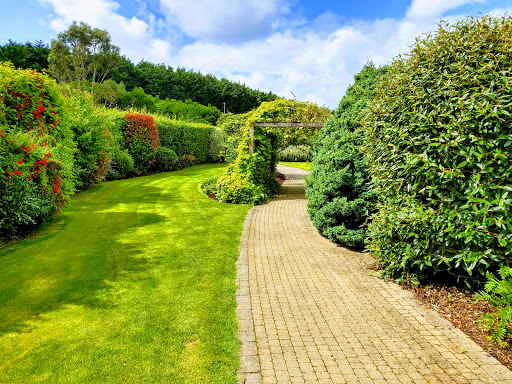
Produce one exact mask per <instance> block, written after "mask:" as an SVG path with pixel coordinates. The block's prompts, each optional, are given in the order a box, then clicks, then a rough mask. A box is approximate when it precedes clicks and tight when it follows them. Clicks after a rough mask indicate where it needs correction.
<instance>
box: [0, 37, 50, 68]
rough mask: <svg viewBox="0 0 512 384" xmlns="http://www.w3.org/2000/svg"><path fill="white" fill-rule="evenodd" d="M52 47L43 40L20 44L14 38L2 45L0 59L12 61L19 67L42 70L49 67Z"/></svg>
mask: <svg viewBox="0 0 512 384" xmlns="http://www.w3.org/2000/svg"><path fill="white" fill-rule="evenodd" d="M49 54H50V47H49V46H48V45H47V44H45V43H43V42H42V41H37V42H35V43H29V42H27V43H25V44H20V43H16V42H14V41H12V40H9V42H8V43H6V44H4V45H3V46H0V61H10V62H11V63H13V65H14V66H15V67H17V68H22V69H33V70H36V71H42V70H43V69H47V68H48V55H49Z"/></svg>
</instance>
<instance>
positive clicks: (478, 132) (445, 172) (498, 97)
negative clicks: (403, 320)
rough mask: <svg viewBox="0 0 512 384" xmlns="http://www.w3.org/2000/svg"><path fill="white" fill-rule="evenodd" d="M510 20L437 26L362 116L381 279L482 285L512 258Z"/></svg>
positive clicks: (372, 243)
mask: <svg viewBox="0 0 512 384" xmlns="http://www.w3.org/2000/svg"><path fill="white" fill-rule="evenodd" d="M511 36H512V18H510V17H505V18H494V17H483V18H468V19H465V20H463V21H460V22H458V23H457V24H455V25H449V24H447V23H441V24H440V25H439V28H438V31H437V32H436V33H433V34H430V35H427V36H426V37H425V38H424V39H422V40H421V39H418V40H417V42H416V44H415V45H414V46H413V47H412V50H411V52H410V53H408V54H407V55H405V56H403V57H399V58H397V59H395V60H394V61H393V63H392V65H391V67H390V70H389V74H388V75H387V76H386V77H385V78H384V82H383V84H382V87H381V88H380V89H379V91H378V94H377V96H376V98H375V99H374V101H373V102H372V103H371V105H370V107H369V110H368V114H367V116H366V123H365V125H364V126H365V129H366V132H367V135H368V141H367V143H366V145H365V147H364V148H365V149H364V150H365V154H366V156H367V157H368V164H369V166H370V170H371V173H372V180H373V185H374V188H375V190H376V192H378V194H379V196H380V199H379V204H378V208H379V211H378V212H377V213H376V214H374V215H373V220H372V222H371V223H370V225H369V244H368V247H369V249H370V250H371V251H373V253H374V254H375V256H376V257H377V258H378V261H379V262H380V264H381V266H382V268H383V271H384V274H385V275H390V276H393V277H395V278H400V279H406V278H411V279H421V278H423V277H426V276H427V275H429V276H431V275H432V274H436V273H440V272H443V273H450V274H452V275H455V276H458V277H461V278H463V279H464V280H465V281H466V282H469V281H471V278H476V279H482V280H483V279H485V272H486V271H495V270H497V269H498V268H499V267H500V266H502V265H506V264H507V263H509V262H510V258H511V255H512V241H511V240H512V225H511V223H512V199H511V198H510V193H511V192H512V163H511V159H510V149H511V148H512V134H511V129H512V72H511V68H512V40H511Z"/></svg>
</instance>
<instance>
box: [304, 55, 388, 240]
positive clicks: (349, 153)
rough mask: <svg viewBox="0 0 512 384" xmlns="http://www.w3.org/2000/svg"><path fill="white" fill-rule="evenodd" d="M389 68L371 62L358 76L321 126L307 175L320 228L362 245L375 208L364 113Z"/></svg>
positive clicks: (310, 200)
mask: <svg viewBox="0 0 512 384" xmlns="http://www.w3.org/2000/svg"><path fill="white" fill-rule="evenodd" d="M386 70H387V68H386V67H381V68H376V67H375V66H374V65H373V64H371V63H370V64H367V65H366V66H365V67H364V68H363V70H362V71H361V72H360V73H358V74H357V75H355V76H354V84H353V85H352V86H350V87H349V88H348V89H347V92H346V94H345V96H344V97H343V99H342V100H341V101H340V104H339V106H338V109H337V110H336V112H335V114H334V116H333V117H332V118H331V119H329V120H328V121H327V123H326V124H325V126H324V127H323V128H322V129H321V130H320V133H319V136H318V140H317V142H316V144H315V146H314V153H313V167H312V172H311V175H310V176H309V177H308V179H307V186H308V188H307V189H306V196H307V198H308V213H309V215H310V217H311V220H312V222H313V224H314V225H315V227H316V228H317V229H318V231H319V232H320V233H321V234H322V235H324V236H327V237H328V238H329V239H331V240H333V241H336V242H339V243H341V244H344V245H347V246H349V247H355V248H363V247H364V241H365V238H366V229H365V226H364V223H365V221H366V219H367V218H368V215H369V214H371V213H374V212H375V204H376V196H375V193H374V192H373V191H371V190H370V187H369V175H368V166H367V165H366V163H365V161H364V158H363V155H362V153H361V152H360V146H361V145H362V144H363V142H364V139H365V133H364V132H363V130H362V129H361V126H360V124H359V123H360V113H361V111H362V110H363V109H364V108H365V107H366V106H367V104H368V102H369V101H370V99H371V97H372V96H373V95H374V94H375V91H376V89H377V84H378V80H379V78H380V77H381V76H382V75H383V74H384V73H385V72H386Z"/></svg>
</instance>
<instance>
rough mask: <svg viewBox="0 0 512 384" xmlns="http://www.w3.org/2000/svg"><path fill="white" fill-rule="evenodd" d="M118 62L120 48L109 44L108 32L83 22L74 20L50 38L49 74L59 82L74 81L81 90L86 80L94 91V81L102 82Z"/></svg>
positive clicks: (119, 61)
mask: <svg viewBox="0 0 512 384" xmlns="http://www.w3.org/2000/svg"><path fill="white" fill-rule="evenodd" d="M120 64H121V57H120V49H119V47H117V46H115V45H112V44H111V40H110V35H109V33H108V32H107V31H105V30H101V29H98V28H94V29H92V28H91V27H90V26H89V25H88V24H86V23H84V22H80V23H79V24H77V23H76V22H75V23H73V24H72V25H71V26H70V27H69V29H68V30H67V31H64V32H62V33H60V34H59V36H58V38H57V40H53V41H52V47H51V50H50V56H49V69H50V73H51V74H52V75H53V76H55V77H56V78H57V80H59V81H60V82H73V81H74V82H76V83H77V85H78V88H79V89H80V90H82V88H83V87H84V86H85V84H86V80H89V81H90V82H91V93H93V94H94V83H95V82H96V80H97V79H98V80H99V82H102V81H103V80H104V79H105V78H106V76H107V75H108V73H109V72H110V71H111V70H112V69H113V68H116V67H118V66H119V65H120Z"/></svg>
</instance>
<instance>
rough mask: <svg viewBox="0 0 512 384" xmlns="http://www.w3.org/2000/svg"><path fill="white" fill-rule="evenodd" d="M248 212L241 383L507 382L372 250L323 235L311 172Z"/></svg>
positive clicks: (296, 175) (242, 269)
mask: <svg viewBox="0 0 512 384" xmlns="http://www.w3.org/2000/svg"><path fill="white" fill-rule="evenodd" d="M279 171H280V172H282V173H284V174H286V176H287V180H286V181H285V183H284V184H283V185H282V187H281V191H280V194H279V195H278V196H277V198H276V199H274V200H273V201H271V202H270V203H268V204H265V205H261V206H256V207H254V208H252V209H251V210H250V212H249V214H248V216H247V218H246V222H245V226H244V232H243V235H242V243H241V246H240V259H239V260H238V276H237V282H238V286H239V288H238V291H237V301H238V307H237V312H238V313H237V315H238V319H239V324H240V332H239V338H240V340H241V342H242V350H241V371H240V374H239V382H240V383H245V384H256V383H374V384H381V383H397V384H398V383H402V384H406V383H425V384H426V383H431V384H432V383H460V384H463V383H472V384H477V383H503V384H512V373H511V372H510V371H509V370H508V369H507V368H506V367H504V366H503V365H501V364H500V363H499V362H498V361H497V360H495V359H494V358H492V357H491V356H489V355H488V354H487V353H486V352H484V351H483V350H482V349H481V348H480V347H479V346H478V345H476V344H475V343H474V342H473V341H472V340H470V339H469V338H468V337H466V336H465V335H464V334H463V333H462V332H461V331H459V330H458V329H456V328H454V327H453V326H452V325H451V324H450V323H449V322H448V321H447V320H445V319H442V318H441V317H440V316H439V315H438V314H437V313H435V311H433V310H427V309H425V308H424V307H423V306H422V305H421V304H420V303H419V302H418V301H416V300H415V299H414V298H413V297H412V295H411V294H410V292H408V291H404V290H402V289H401V288H400V287H398V286H397V285H396V284H394V283H390V282H386V281H383V280H382V279H380V278H379V277H378V276H377V275H375V274H372V273H371V269H370V268H369V264H371V263H372V261H373V260H372V258H371V257H370V256H369V255H367V254H364V253H359V252H353V251H350V250H348V249H346V248H344V247H340V246H338V245H336V244H334V243H333V242H331V241H329V240H328V239H326V238H324V237H322V236H320V235H319V234H318V232H317V231H316V229H315V228H314V227H313V226H312V224H311V222H310V221H309V217H308V215H307V212H306V200H305V195H304V189H305V187H304V181H303V178H304V176H305V175H306V174H307V172H306V171H302V170H300V169H296V168H291V167H284V166H279Z"/></svg>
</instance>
